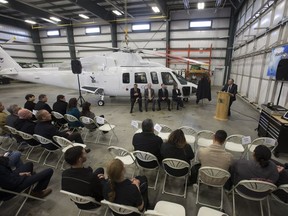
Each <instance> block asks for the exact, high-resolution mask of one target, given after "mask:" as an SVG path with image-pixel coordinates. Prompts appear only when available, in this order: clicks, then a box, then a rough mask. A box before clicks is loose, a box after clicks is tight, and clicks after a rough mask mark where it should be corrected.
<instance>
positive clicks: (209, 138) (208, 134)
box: [194, 130, 215, 162]
mask: <svg viewBox="0 0 288 216" xmlns="http://www.w3.org/2000/svg"><path fill="white" fill-rule="evenodd" d="M214 134H215V133H214V132H213V131H210V130H201V131H198V133H197V136H196V140H195V144H194V148H195V149H194V150H195V162H196V161H197V160H198V150H199V148H206V147H208V146H210V145H211V144H212V143H213V137H214Z"/></svg>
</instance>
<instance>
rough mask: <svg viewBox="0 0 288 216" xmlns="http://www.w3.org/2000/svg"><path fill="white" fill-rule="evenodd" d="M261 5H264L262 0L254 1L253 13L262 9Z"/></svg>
mask: <svg viewBox="0 0 288 216" xmlns="http://www.w3.org/2000/svg"><path fill="white" fill-rule="evenodd" d="M261 6H262V0H256V1H255V2H254V5H253V13H252V14H255V13H256V12H257V11H258V10H259V9H260V7H261Z"/></svg>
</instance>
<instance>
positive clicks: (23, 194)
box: [0, 186, 46, 216]
mask: <svg viewBox="0 0 288 216" xmlns="http://www.w3.org/2000/svg"><path fill="white" fill-rule="evenodd" d="M31 191H32V186H31V187H29V188H28V193H27V188H26V189H25V190H23V191H22V192H19V193H18V192H15V191H10V190H7V189H3V188H1V187H0V192H1V193H6V195H7V196H6V195H5V198H1V199H0V206H1V205H2V204H3V203H4V202H5V201H8V200H10V199H12V198H13V197H15V196H17V197H24V200H23V202H22V203H21V205H20V207H19V209H18V210H17V212H16V214H15V216H17V215H18V214H19V213H20V211H21V209H22V208H23V206H24V204H25V203H26V201H27V199H28V198H29V199H32V200H39V201H46V200H45V199H41V198H38V197H34V196H31V195H30V193H31ZM1 197H3V194H2V195H1ZM15 205H17V203H14V206H15ZM10 213H11V214H12V212H10Z"/></svg>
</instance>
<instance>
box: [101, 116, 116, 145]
mask: <svg viewBox="0 0 288 216" xmlns="http://www.w3.org/2000/svg"><path fill="white" fill-rule="evenodd" d="M95 122H96V125H97V126H98V130H99V132H102V133H98V136H97V138H96V142H97V143H99V144H106V143H105V142H104V143H101V142H100V137H101V136H103V137H105V136H107V134H109V132H112V133H111V136H110V139H109V143H108V145H109V146H110V144H111V141H112V138H113V136H115V137H116V140H117V141H118V137H117V136H116V134H115V131H114V128H115V127H116V126H115V125H112V124H110V123H109V122H108V121H107V120H106V119H105V118H103V117H100V116H96V117H95Z"/></svg>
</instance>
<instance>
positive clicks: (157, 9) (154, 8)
mask: <svg viewBox="0 0 288 216" xmlns="http://www.w3.org/2000/svg"><path fill="white" fill-rule="evenodd" d="M152 10H153V11H154V13H159V12H160V10H159V8H158V7H157V6H153V7H152Z"/></svg>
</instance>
